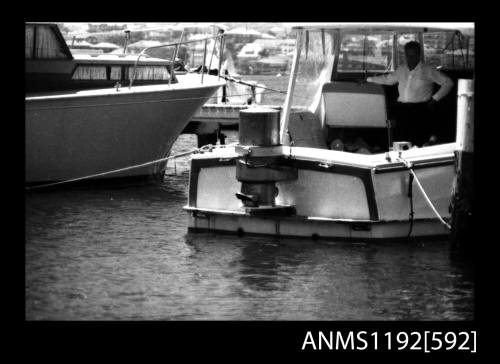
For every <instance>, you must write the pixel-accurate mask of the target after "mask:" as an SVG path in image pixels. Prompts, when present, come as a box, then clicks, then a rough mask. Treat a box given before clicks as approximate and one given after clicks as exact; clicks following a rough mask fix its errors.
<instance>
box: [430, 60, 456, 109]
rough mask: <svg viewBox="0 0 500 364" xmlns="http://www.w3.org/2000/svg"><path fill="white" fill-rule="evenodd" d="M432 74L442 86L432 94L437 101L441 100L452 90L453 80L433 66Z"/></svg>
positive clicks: (435, 80) (433, 78)
mask: <svg viewBox="0 0 500 364" xmlns="http://www.w3.org/2000/svg"><path fill="white" fill-rule="evenodd" d="M430 76H431V79H432V81H434V82H435V83H437V84H438V85H439V86H441V87H440V88H439V90H438V91H437V92H436V93H435V94H434V95H433V96H432V98H433V99H434V100H435V101H439V100H441V99H442V98H443V97H445V96H446V95H448V93H449V92H450V91H451V89H452V88H453V81H452V80H451V78H449V77H448V76H446V75H445V74H444V73H443V72H440V71H438V70H437V69H435V68H434V67H432V68H431V72H430Z"/></svg>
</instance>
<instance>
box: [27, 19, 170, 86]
mask: <svg viewBox="0 0 500 364" xmlns="http://www.w3.org/2000/svg"><path fill="white" fill-rule="evenodd" d="M136 60H137V56H133V55H126V54H123V55H121V54H72V53H71V50H70V49H69V48H68V45H67V43H66V41H65V40H64V38H63V35H62V34H61V31H60V30H59V27H58V26H57V24H53V23H26V24H25V87H26V92H27V93H32V92H50V91H67V90H83V89H97V88H107V87H114V86H115V85H116V84H117V83H119V84H121V85H123V86H126V85H128V83H129V80H130V79H131V78H132V76H133V74H134V64H135V61H136ZM170 67H171V61H169V60H165V59H159V58H152V57H149V56H143V57H142V58H141V59H140V61H139V63H138V66H137V70H136V72H135V79H134V85H144V84H160V83H165V82H169V81H170V77H171V76H170ZM170 82H171V83H177V82H178V81H177V78H176V77H175V73H174V75H173V76H172V80H171V81H170Z"/></svg>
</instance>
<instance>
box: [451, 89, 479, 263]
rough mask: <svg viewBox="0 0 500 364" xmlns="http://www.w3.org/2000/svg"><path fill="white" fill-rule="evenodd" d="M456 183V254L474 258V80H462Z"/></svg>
mask: <svg viewBox="0 0 500 364" xmlns="http://www.w3.org/2000/svg"><path fill="white" fill-rule="evenodd" d="M455 172H456V173H455V181H454V186H453V196H452V203H451V209H452V211H451V219H452V220H451V239H452V246H451V248H452V254H454V255H459V256H461V257H465V258H472V257H473V254H472V253H473V252H474V247H473V246H472V245H473V244H474V238H473V233H474V232H473V231H472V230H473V204H474V81H473V80H459V81H458V100H457V135H456V147H455Z"/></svg>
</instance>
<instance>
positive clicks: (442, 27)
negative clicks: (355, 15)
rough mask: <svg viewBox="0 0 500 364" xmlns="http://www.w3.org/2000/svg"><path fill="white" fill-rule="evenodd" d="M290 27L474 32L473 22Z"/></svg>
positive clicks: (305, 25) (302, 26)
mask: <svg viewBox="0 0 500 364" xmlns="http://www.w3.org/2000/svg"><path fill="white" fill-rule="evenodd" d="M289 26H291V28H292V29H305V30H320V29H338V30H348V31H367V30H371V31H374V32H388V33H414V32H438V31H441V32H442V31H450V32H453V31H457V30H458V31H460V32H462V33H464V34H472V33H473V32H474V23H450V22H448V23H290V24H289Z"/></svg>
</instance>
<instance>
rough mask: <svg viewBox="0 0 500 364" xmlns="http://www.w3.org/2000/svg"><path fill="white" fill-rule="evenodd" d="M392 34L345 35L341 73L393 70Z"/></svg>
mask: <svg viewBox="0 0 500 364" xmlns="http://www.w3.org/2000/svg"><path fill="white" fill-rule="evenodd" d="M391 58H392V37H391V35H390V34H345V35H343V36H342V43H341V44H340V55H339V63H338V70H339V71H340V72H369V71H371V72H381V71H382V72H383V71H390V70H391Z"/></svg>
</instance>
